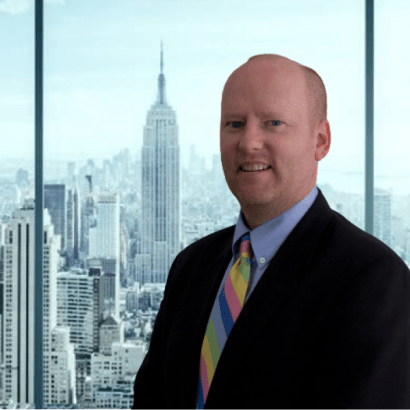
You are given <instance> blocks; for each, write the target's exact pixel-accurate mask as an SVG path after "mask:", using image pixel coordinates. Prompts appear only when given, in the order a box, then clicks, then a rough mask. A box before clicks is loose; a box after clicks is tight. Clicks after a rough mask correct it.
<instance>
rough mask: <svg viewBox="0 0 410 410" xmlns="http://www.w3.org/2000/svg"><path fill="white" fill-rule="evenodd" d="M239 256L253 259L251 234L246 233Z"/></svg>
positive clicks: (242, 239)
mask: <svg viewBox="0 0 410 410" xmlns="http://www.w3.org/2000/svg"><path fill="white" fill-rule="evenodd" d="M239 254H240V256H241V257H245V258H249V259H252V256H253V252H252V246H251V236H250V235H249V233H246V234H245V235H243V236H242V238H241V243H240V246H239Z"/></svg>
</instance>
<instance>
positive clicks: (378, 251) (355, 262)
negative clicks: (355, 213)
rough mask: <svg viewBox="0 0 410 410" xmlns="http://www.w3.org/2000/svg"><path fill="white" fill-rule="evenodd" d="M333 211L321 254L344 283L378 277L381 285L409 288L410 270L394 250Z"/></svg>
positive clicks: (323, 236)
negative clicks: (396, 284) (397, 284)
mask: <svg viewBox="0 0 410 410" xmlns="http://www.w3.org/2000/svg"><path fill="white" fill-rule="evenodd" d="M332 214H333V215H332V217H331V219H330V221H329V224H328V225H327V227H326V229H325V230H324V232H323V235H322V238H321V241H320V244H319V246H320V248H321V250H322V252H320V257H321V258H324V259H325V265H326V262H327V263H328V266H332V267H333V269H335V270H336V271H338V272H339V273H341V275H340V276H341V277H340V280H341V282H342V283H345V285H347V284H348V283H352V281H356V280H359V279H358V278H359V277H362V279H360V280H363V281H368V280H370V281H371V282H373V281H374V280H377V282H379V284H381V283H385V284H387V283H398V282H401V283H402V284H404V283H405V284H406V288H407V289H409V286H410V284H409V278H410V270H409V268H408V266H407V265H406V263H405V262H404V261H403V260H402V258H400V256H399V255H398V254H397V253H396V252H395V251H394V250H393V249H391V248H390V247H389V246H387V245H386V244H385V243H384V242H382V241H381V240H380V239H378V238H376V237H375V236H373V235H370V234H369V233H367V232H366V231H364V230H362V229H360V228H359V227H357V226H356V225H354V224H353V223H351V222H350V221H349V220H347V219H346V218H345V217H344V216H343V215H341V214H339V213H338V212H336V211H333V212H332ZM366 278H367V279H366ZM376 278H377V279H376ZM403 281H404V282H403Z"/></svg>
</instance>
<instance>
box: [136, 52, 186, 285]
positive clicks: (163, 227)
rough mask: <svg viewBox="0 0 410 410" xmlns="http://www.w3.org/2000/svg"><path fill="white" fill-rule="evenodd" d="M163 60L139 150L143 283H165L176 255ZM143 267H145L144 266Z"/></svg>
mask: <svg viewBox="0 0 410 410" xmlns="http://www.w3.org/2000/svg"><path fill="white" fill-rule="evenodd" d="M163 69H164V60H163V50H162V45H161V66H160V74H159V76H158V94H157V99H156V101H155V103H154V104H152V106H151V109H150V110H149V111H148V113H147V119H146V124H145V126H144V140H143V146H142V161H141V162H142V255H145V258H146V259H148V261H149V263H147V264H146V265H147V266H145V268H144V269H143V271H142V272H141V277H140V278H138V279H139V281H140V283H141V284H144V283H165V282H166V279H167V275H168V271H169V268H170V267H171V264H172V262H173V260H174V259H175V257H176V255H177V254H178V252H179V251H180V182H179V181H180V154H179V145H178V125H177V119H176V114H175V111H174V110H173V109H172V108H171V106H170V105H168V103H167V101H166V97H165V75H164V73H163ZM144 265H145V263H144Z"/></svg>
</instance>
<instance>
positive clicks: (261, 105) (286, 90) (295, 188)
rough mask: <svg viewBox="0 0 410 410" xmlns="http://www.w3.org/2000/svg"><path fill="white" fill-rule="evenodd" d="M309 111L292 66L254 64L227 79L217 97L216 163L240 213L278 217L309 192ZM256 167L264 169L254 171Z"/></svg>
mask: <svg viewBox="0 0 410 410" xmlns="http://www.w3.org/2000/svg"><path fill="white" fill-rule="evenodd" d="M309 109H310V106H309V105H308V99H307V91H306V84H305V79H304V76H303V73H302V70H301V69H300V68H299V67H298V66H295V65H291V64H290V63H288V62H283V61H279V62H277V61H272V60H269V59H263V58H259V59H255V60H252V61H249V62H247V63H246V64H244V65H243V66H241V67H239V69H237V70H236V71H234V72H233V73H232V75H231V76H230V77H229V79H228V81H227V83H226V85H225V88H224V91H223V94H222V111H221V129H220V146H221V159H222V166H223V170H224V173H225V178H226V181H227V183H228V186H229V188H230V189H231V191H232V193H233V194H234V195H235V196H236V198H237V199H238V201H239V203H240V204H241V206H242V209H244V207H245V208H246V207H255V206H259V208H260V209H261V211H263V209H264V208H265V207H268V208H269V207H272V206H273V207H274V208H276V209H283V210H282V212H283V211H284V210H286V209H288V208H289V207H291V206H293V205H294V204H295V203H297V202H298V201H299V200H301V199H303V198H304V197H305V196H306V195H308V194H309V192H310V191H311V190H312V189H313V187H314V186H315V183H316V176H317V161H316V159H315V147H316V143H317V142H316V141H315V140H314V138H313V131H312V130H311V129H310V128H309ZM258 165H260V166H263V167H264V168H266V167H268V168H267V169H263V170H258V171H256V170H255V169H257V166H258ZM295 201H296V202H295ZM260 206H262V207H260Z"/></svg>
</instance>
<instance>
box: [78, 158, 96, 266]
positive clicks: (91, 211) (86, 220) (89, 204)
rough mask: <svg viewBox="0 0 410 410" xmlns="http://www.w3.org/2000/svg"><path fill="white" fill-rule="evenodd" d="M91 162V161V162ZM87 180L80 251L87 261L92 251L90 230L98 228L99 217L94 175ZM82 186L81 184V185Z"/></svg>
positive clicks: (82, 209) (86, 177) (87, 177)
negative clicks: (94, 191)
mask: <svg viewBox="0 0 410 410" xmlns="http://www.w3.org/2000/svg"><path fill="white" fill-rule="evenodd" d="M89 162H90V161H89ZM85 179H86V180H87V183H88V189H87V190H83V192H84V195H83V198H84V201H83V204H82V207H81V241H80V249H81V252H82V258H83V259H86V258H87V256H88V255H89V250H90V229H92V228H94V227H96V226H97V215H96V207H95V203H96V200H95V195H94V193H93V179H92V175H86V176H85ZM80 185H81V184H80Z"/></svg>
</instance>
